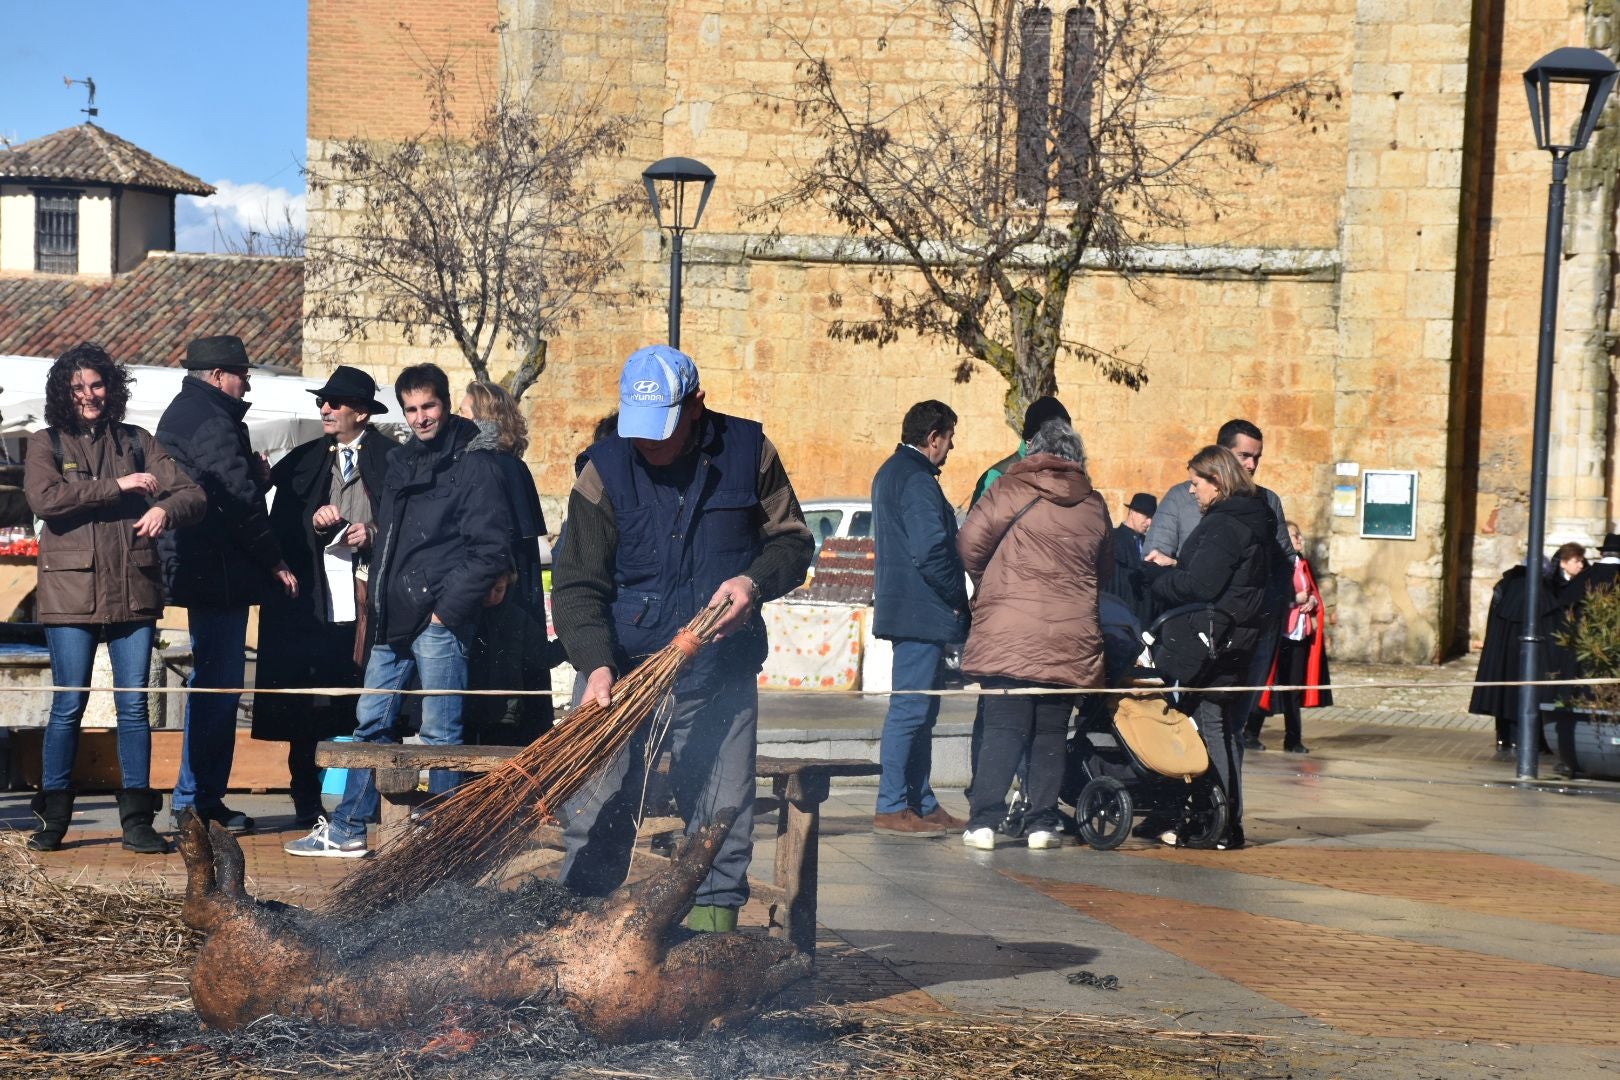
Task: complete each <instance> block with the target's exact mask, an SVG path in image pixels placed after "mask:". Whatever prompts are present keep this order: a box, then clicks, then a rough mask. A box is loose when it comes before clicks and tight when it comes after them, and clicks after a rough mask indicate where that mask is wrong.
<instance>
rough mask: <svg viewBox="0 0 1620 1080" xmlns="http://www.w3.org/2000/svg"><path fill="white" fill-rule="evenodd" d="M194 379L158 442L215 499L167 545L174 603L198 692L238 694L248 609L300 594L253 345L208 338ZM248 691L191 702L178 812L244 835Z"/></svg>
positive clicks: (189, 364) (195, 350)
mask: <svg viewBox="0 0 1620 1080" xmlns="http://www.w3.org/2000/svg"><path fill="white" fill-rule="evenodd" d="M184 366H185V368H186V378H185V380H184V381H183V382H182V383H181V384H180V393H178V394H176V395H175V398H174V400H173V401H171V402H169V407H168V408H166V409H164V410H163V416H162V418H161V419H159V420H158V426H157V431H156V432H155V433H154V434H156V436H157V440H158V442H160V443H162V444H163V448H164V449H165V450H167V451H168V452H169V453H170V454H171V455H173V457H174V460H175V461H176V462H177V463H178V464H179V465H180V467H181V468H182V469H184V470H185V471H186V475H187V476H190V477H191V478H192V479H193V480H195V481H196V482H197V483H198V485H199V486H201V487H202V489H203V491H204V493H206V494H207V496H208V510H207V512H206V513H205V514H204V515H203V519H202V520H201V521H199V522H198V523H197V524H195V525H189V526H187V527H186V528H183V529H175V530H171V531H170V532H168V533H165V534H164V536H163V538H162V540H161V541H160V549H161V550H162V552H163V571H164V579H165V582H166V584H167V586H168V592H169V603H171V604H175V605H177V606H179V607H183V608H185V609H186V616H187V624H188V625H189V626H190V628H191V655H192V665H193V666H192V673H191V685H192V686H196V687H199V688H200V687H220V688H230V687H238V686H241V685H242V679H243V676H244V675H245V674H246V667H247V665H246V654H245V652H244V650H245V648H246V645H247V624H248V608H249V607H251V606H252V605H254V604H259V603H263V602H264V601H265V600H267V599H269V598H270V596H271V594H272V593H273V592H274V591H275V590H276V589H277V588H278V587H279V588H280V589H281V590H282V591H284V592H285V593H286V594H287V595H288V596H297V595H298V579H297V578H296V577H294V576H293V572H292V571H291V570H290V569H288V567H287V564H286V562H285V561H284V560H283V559H282V557H281V545H280V544H278V543H277V542H276V538H275V534H274V533H273V532H272V530H271V528H270V519H269V516H268V515H267V514H266V513H265V505H264V496H265V492H266V491H268V490H269V487H270V469H269V466H268V465H267V464H266V463H265V461H264V459H263V458H261V457H259V456H258V455H256V454H255V453H254V452H253V448H252V446H251V445H250V444H249V443H248V432H247V425H246V424H244V423H243V422H242V418H243V417H244V416H246V415H247V411H248V408H249V406H248V403H247V402H246V401H243V400H242V399H243V397H244V396H245V395H246V394H247V392H248V389H249V380H250V375H249V371H248V369H249V366H250V364H249V361H248V354H247V349H246V348H245V347H244V346H243V345H242V339H241V338H237V337H232V336H230V335H221V336H219V337H206V338H198V339H197V340H195V341H193V342H192V343H191V344H190V345H188V346H186V359H185V364H184ZM240 700H241V695H240V694H198V695H196V696H195V697H191V696H189V695H188V697H187V701H186V720H185V725H186V727H185V741H184V742H183V744H182V748H181V751H180V777H179V780H178V781H177V782H176V783H175V786H174V797H173V799H172V800H171V802H170V806H171V807H172V809H173V811H174V817H175V820H176V822H178V820H179V817H180V812H181V811H182V810H185V809H186V808H187V807H193V806H194V807H195V808H196V811H197V813H198V814H199V815H201V816H202V817H203V818H205V819H208V820H213V821H218V822H219V823H220V824H222V825H224V826H225V828H227V829H229V830H230V831H231V832H233V833H241V832H246V831H247V830H248V829H250V828H252V827H253V819H252V818H249V817H248V816H247V815H246V814H244V813H242V812H241V811H239V810H231V809H229V808H228V807H226V805H225V787H226V785H227V784H228V783H229V782H230V778H231V763H232V761H233V760H234V758H235V756H236V706H237V703H238V702H239V701H240Z"/></svg>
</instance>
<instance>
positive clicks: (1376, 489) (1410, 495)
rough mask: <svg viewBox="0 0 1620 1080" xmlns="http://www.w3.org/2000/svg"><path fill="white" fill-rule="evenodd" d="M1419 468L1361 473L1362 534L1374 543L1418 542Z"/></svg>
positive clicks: (1370, 470)
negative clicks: (1416, 540) (1394, 541)
mask: <svg viewBox="0 0 1620 1080" xmlns="http://www.w3.org/2000/svg"><path fill="white" fill-rule="evenodd" d="M1417 488H1418V474H1417V470H1415V469H1367V470H1365V471H1363V472H1362V474H1361V535H1362V536H1364V537H1369V538H1371V539H1374V540H1415V539H1417Z"/></svg>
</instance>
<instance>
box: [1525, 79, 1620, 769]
mask: <svg viewBox="0 0 1620 1080" xmlns="http://www.w3.org/2000/svg"><path fill="white" fill-rule="evenodd" d="M1616 77H1620V69H1616V67H1615V65H1614V62H1613V61H1612V60H1610V59H1609V58H1608V57H1607V56H1604V55H1603V54H1602V53H1600V52H1596V51H1595V50H1592V49H1576V48H1564V49H1555V50H1554V51H1552V52H1550V53H1548V54H1547V55H1546V56H1543V57H1542V58H1541V59H1540V60H1537V61H1536V62H1535V63H1534V64H1533V65H1531V67H1530V70H1528V71H1526V72H1525V73H1524V90H1525V93H1526V94H1527V95H1528V96H1529V98H1530V121H1531V123H1532V124H1533V125H1534V127H1535V134H1536V148H1537V149H1539V150H1546V151H1549V152H1550V153H1551V154H1552V161H1553V174H1552V184H1551V185H1550V186H1549V187H1548V189H1547V241H1546V245H1545V247H1544V249H1543V253H1542V267H1541V336H1540V340H1539V341H1538V342H1537V347H1536V421H1535V432H1534V435H1533V436H1532V439H1533V441H1532V448H1531V458H1530V538H1529V544H1528V550H1527V552H1526V554H1525V559H1524V573H1525V588H1524V636H1523V637H1521V638H1520V639H1519V680H1520V682H1522V683H1532V682H1535V681H1537V680H1538V679H1540V678H1541V677H1542V663H1541V661H1542V649H1541V642H1542V637H1541V622H1540V609H1541V547H1542V543H1543V540H1544V536H1543V534H1544V532H1545V530H1546V525H1547V429H1548V428H1549V427H1550V426H1551V425H1550V422H1549V413H1550V412H1551V410H1552V381H1553V346H1554V337H1555V336H1556V330H1557V327H1558V266H1559V263H1560V262H1561V261H1562V259H1563V247H1564V180H1565V178H1566V177H1567V176H1568V175H1569V155H1571V154H1573V153H1575V152H1576V151H1578V150H1584V149H1585V148H1586V144H1587V141H1588V140H1589V139H1591V137H1592V131H1593V129H1594V128H1596V127H1597V121H1598V115H1599V114H1600V113H1601V112H1602V111H1603V103H1604V102H1605V101H1607V100H1608V97H1609V91H1611V90H1613V89H1614V83H1615V79H1616ZM1560 85H1561V86H1566V87H1568V88H1569V89H1567V90H1564V91H1561V93H1563V94H1568V93H1574V92H1578V90H1579V89H1580V88H1584V89H1585V91H1586V97H1585V100H1583V101H1582V102H1581V108H1580V115H1579V118H1578V119H1576V120H1575V122H1574V123H1573V124H1570V123H1569V121H1570V120H1571V119H1572V118H1571V117H1570V116H1569V115H1568V113H1567V111H1566V112H1565V114H1564V115H1563V116H1562V117H1560V120H1561V121H1562V122H1563V123H1565V124H1569V126H1568V127H1565V128H1564V129H1563V131H1561V132H1555V131H1554V123H1555V120H1554V117H1553V110H1554V92H1553V87H1554V86H1560ZM1561 136H1565V137H1569V138H1570V140H1571V141H1569V142H1559V141H1557V140H1558V139H1559V138H1560V137H1561ZM1540 696H1541V694H1540V687H1536V686H1528V685H1525V686H1520V687H1519V763H1518V774H1519V779H1521V780H1534V779H1535V778H1536V756H1537V749H1538V748H1539V747H1540V745H1541V738H1540V736H1539V730H1540V727H1541V717H1540V710H1539V705H1540V702H1539V698H1540Z"/></svg>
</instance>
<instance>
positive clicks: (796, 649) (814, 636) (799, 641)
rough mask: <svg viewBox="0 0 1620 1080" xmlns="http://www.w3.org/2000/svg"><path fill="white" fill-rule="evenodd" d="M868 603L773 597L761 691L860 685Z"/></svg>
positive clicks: (767, 610)
mask: <svg viewBox="0 0 1620 1080" xmlns="http://www.w3.org/2000/svg"><path fill="white" fill-rule="evenodd" d="M870 610H871V609H870V608H868V607H865V606H852V605H848V604H805V603H790V602H787V601H781V600H778V601H774V602H772V603H769V604H766V605H765V607H764V616H765V629H766V632H767V634H769V636H770V642H771V653H770V655H769V656H768V657H766V659H765V670H764V671H761V672H760V673H759V686H760V689H761V690H857V689H859V688H860V685H861V639H862V637H863V634H862V630H863V628H864V626H865V622H866V618H867V613H868V612H869V611H870Z"/></svg>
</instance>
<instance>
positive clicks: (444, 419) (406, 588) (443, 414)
mask: <svg viewBox="0 0 1620 1080" xmlns="http://www.w3.org/2000/svg"><path fill="white" fill-rule="evenodd" d="M394 396H395V397H396V398H397V399H398V400H399V406H400V412H401V413H403V414H404V417H405V422H406V423H407V424H408V425H409V426H410V428H411V435H412V438H411V439H410V441H409V442H407V443H406V444H405V445H404V446H402V447H400V448H399V450H398V451H396V452H395V453H394V454H393V456H392V457H390V458H389V461H388V474H387V476H386V477H384V479H383V492H382V502H381V504H380V505H379V506H378V508H377V523H376V529H375V530H374V531H373V533H372V538H371V548H372V559H371V566H370V571H369V575H368V576H369V580H368V582H367V620H368V622H369V627H368V634H369V636H370V638H371V656H370V658H369V659H368V660H367V661H366V674H365V686H366V689H368V690H401V689H404V688H405V686H406V684H407V683H408V682H409V681H410V680H411V679H412V678H413V677H416V678H419V679H420V680H421V685H422V689H424V690H456V691H460V690H465V689H466V688H467V655H468V652H469V650H470V649H471V647H472V641H473V637H474V635H475V633H476V632H477V628H478V616H479V613H480V612H481V611H482V610H483V609H484V607H486V606H487V605H488V604H490V603H492V602H494V600H495V593H496V591H497V589H498V587H499V586H501V585H503V584H504V582H505V581H507V580H508V575H509V574H511V572H512V556H511V550H510V537H511V530H512V521H511V515H510V513H509V512H508V510H507V500H506V496H505V494H504V493H503V492H502V490H501V471H500V466H499V464H498V463H497V462H496V460H495V459H496V457H497V456H498V455H497V454H495V453H493V452H491V451H490V450H478V449H474V448H473V445H472V444H473V442H474V440H476V439H477V438H478V436H479V434H480V433H479V430H478V425H477V424H475V423H473V422H472V421H471V420H467V419H464V418H462V417H460V416H456V415H454V414H453V413H452V412H451V411H450V407H451V406H450V381H449V379H448V378H447V377H446V376H445V373H444V371H443V369H441V368H439V367H438V366H437V365H435V364H416V365H413V366H411V367H408V368H406V369H404V370H403V371H401V372H400V373H399V375H398V377H397V378H396V379H395V380H394ZM399 707H400V699H399V697H398V696H397V695H395V694H387V695H372V696H366V697H364V698H362V699H361V701H360V704H359V706H358V707H357V708H356V710H355V714H356V715H355V720H356V723H355V729H354V736H355V738H356V739H357V740H358V741H360V742H377V743H389V742H396V741H398V732H397V731H396V730H395V722H396V720H397V719H398V715H399ZM461 718H462V697H461V695H460V694H459V693H456V694H444V695H433V696H429V697H424V698H423V699H422V727H421V731H420V732H419V734H420V737H421V740H422V742H423V743H424V744H427V745H430V746H432V745H460V744H461V742H462V719H461ZM460 780H461V776H460V774H458V773H453V772H449V771H447V770H442V769H436V770H433V771H431V772H430V773H429V774H428V790H429V791H430V792H432V793H433V794H435V795H438V794H442V793H443V792H446V791H449V790H450V789H451V788H453V787H454V786H455V785H456V784H457V783H459V782H460ZM379 805H380V797H379V795H378V793H377V788H376V784H375V778H374V776H373V775H372V772H371V770H363V769H351V770H349V776H348V783H347V786H346V787H345V788H344V792H343V800H342V802H340V803H339V804H338V806H337V808H336V809H335V810H334V811H333V813H332V816H331V818H330V819H324V818H323V819H322V820H320V821H318V822H316V824H315V827H314V828H313V829H312V830H310V833H309V835H308V836H305V837H302V838H300V839H298V840H293V841H289V842H288V843H286V844H283V845H282V848H283V850H285V851H286V852H287V853H288V854H290V855H299V856H320V857H329V858H363V857H364V856H365V855H366V853H367V847H366V824H367V822H369V821H371V820H372V819H373V818H374V817H375V816H376V814H377V812H378V808H379Z"/></svg>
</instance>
